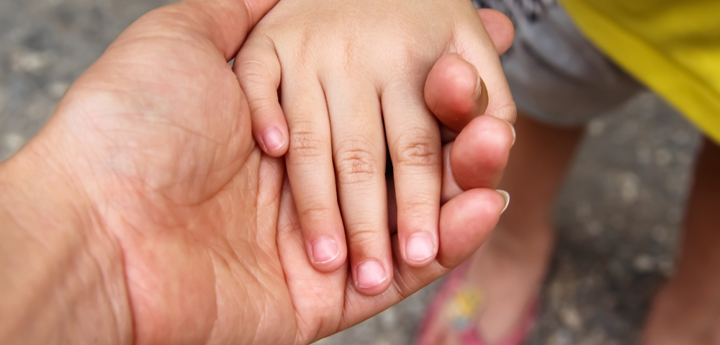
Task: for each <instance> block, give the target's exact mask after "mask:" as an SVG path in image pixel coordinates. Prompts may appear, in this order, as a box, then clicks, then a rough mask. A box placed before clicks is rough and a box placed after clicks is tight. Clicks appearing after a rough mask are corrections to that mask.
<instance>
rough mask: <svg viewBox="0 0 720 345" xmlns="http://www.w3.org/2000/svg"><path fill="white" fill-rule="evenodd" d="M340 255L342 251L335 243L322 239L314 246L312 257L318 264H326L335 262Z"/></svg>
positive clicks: (316, 241) (325, 238)
mask: <svg viewBox="0 0 720 345" xmlns="http://www.w3.org/2000/svg"><path fill="white" fill-rule="evenodd" d="M338 255H340V250H339V248H338V245H337V243H336V242H335V241H333V240H331V239H329V238H327V237H321V238H319V239H317V240H315V242H313V244H312V256H313V260H314V261H315V263H316V264H324V263H327V262H330V261H333V260H335V258H337V257H338Z"/></svg>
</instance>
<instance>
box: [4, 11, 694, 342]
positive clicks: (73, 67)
mask: <svg viewBox="0 0 720 345" xmlns="http://www.w3.org/2000/svg"><path fill="white" fill-rule="evenodd" d="M171 2H174V1H171V0H124V1H120V0H3V1H0V160H4V159H7V158H8V157H10V156H11V155H12V154H13V153H14V152H16V151H17V150H18V149H20V148H21V147H22V146H23V145H24V144H25V143H26V142H27V141H28V140H30V139H32V137H33V135H35V133H37V132H38V130H39V129H40V128H41V127H42V126H43V124H44V123H45V121H46V120H47V119H48V117H49V116H50V115H51V114H52V112H53V109H54V107H55V105H56V103H57V102H58V101H59V100H60V98H62V96H63V94H64V93H65V91H66V90H67V89H68V87H69V86H70V85H71V84H72V82H73V81H74V80H75V79H76V78H77V77H78V76H79V75H80V74H81V73H82V72H83V71H84V70H85V69H86V68H87V67H88V66H90V64H92V63H93V61H94V60H95V59H97V58H98V57H99V56H100V55H101V54H102V52H103V51H104V49H105V48H106V47H107V46H108V45H109V44H110V42H112V41H113V40H114V39H115V38H116V37H117V35H118V34H119V33H120V32H121V31H122V30H123V29H124V28H125V27H127V26H128V25H129V24H130V23H131V22H133V21H134V20H135V19H137V18H138V17H139V16H141V15H142V14H143V13H145V12H147V11H149V10H152V9H153V8H156V7H159V6H162V5H166V4H169V3H171ZM698 138H699V137H698V134H697V132H696V131H695V129H693V128H692V126H691V125H689V124H688V123H687V122H686V121H685V120H684V119H682V118H681V117H680V116H678V115H677V114H676V113H675V111H674V110H672V109H671V108H670V107H669V106H667V105H666V104H664V103H663V102H662V101H660V100H658V99H657V98H656V97H655V96H653V95H651V94H643V95H640V96H639V97H637V98H636V99H634V100H633V101H632V102H630V103H629V104H627V105H626V106H625V107H624V108H622V109H619V110H617V111H616V112H614V113H612V114H609V116H607V117H605V118H602V119H599V120H595V121H593V122H592V123H590V124H589V125H588V130H587V138H586V140H585V142H584V144H583V145H582V147H581V149H580V151H579V152H578V155H577V160H576V163H575V165H574V167H573V168H572V171H571V173H570V175H569V178H568V179H567V183H566V184H565V185H564V187H563V191H562V193H561V195H560V198H559V200H558V202H557V204H556V208H555V210H556V212H555V214H556V219H557V229H558V231H559V237H558V241H557V244H556V247H557V250H556V253H555V255H554V257H553V261H552V268H551V270H550V274H549V276H548V278H547V280H546V282H545V286H544V289H543V293H542V299H541V314H540V317H539V318H538V321H537V324H536V326H535V328H534V330H533V331H532V334H531V337H530V339H529V341H528V344H553V345H564V344H578V345H590V344H631V343H633V342H634V340H635V339H636V337H637V332H638V330H639V329H640V327H641V326H642V322H643V319H644V316H645V313H646V310H647V306H648V305H649V303H650V300H651V298H652V295H653V294H654V292H655V291H656V290H657V289H658V288H659V287H660V286H661V284H663V282H664V281H665V279H666V278H667V277H668V275H670V274H672V271H673V263H674V255H675V247H676V243H677V241H678V234H679V228H680V224H681V221H682V219H681V218H682V213H683V204H684V200H685V196H686V192H687V188H688V183H689V182H690V181H689V177H690V175H689V174H688V170H689V168H690V167H691V166H692V164H693V163H694V156H695V150H696V148H697V146H698ZM511 207H512V204H511ZM437 287H438V284H437V283H436V284H434V285H431V286H430V287H428V288H426V289H425V290H423V291H421V292H420V293H418V294H416V295H414V296H412V297H411V298H409V299H408V300H406V301H405V302H403V303H401V304H400V305H398V306H396V307H394V308H392V309H389V310H387V311H385V312H384V313H382V314H380V315H379V316H377V317H375V318H373V319H370V320H368V321H366V322H364V323H363V324H361V325H359V326H357V327H355V328H353V329H350V330H348V331H346V332H343V333H340V334H338V335H335V336H333V337H330V338H328V339H324V340H321V341H319V342H318V343H317V344H322V345H335V344H344V345H353V344H378V345H384V344H411V343H412V341H413V337H414V334H415V331H416V329H417V326H418V323H419V320H420V319H421V317H422V314H423V312H424V310H425V306H426V303H427V301H429V299H430V297H431V296H432V293H433V291H434V290H435V289H436V288H437Z"/></svg>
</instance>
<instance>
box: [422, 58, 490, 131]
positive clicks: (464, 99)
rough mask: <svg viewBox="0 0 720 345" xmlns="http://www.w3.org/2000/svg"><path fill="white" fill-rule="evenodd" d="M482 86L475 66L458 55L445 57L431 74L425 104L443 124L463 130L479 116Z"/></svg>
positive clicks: (427, 84)
mask: <svg viewBox="0 0 720 345" xmlns="http://www.w3.org/2000/svg"><path fill="white" fill-rule="evenodd" d="M482 84H483V83H482V82H481V79H480V77H479V73H478V71H477V69H476V68H475V66H473V65H472V64H470V63H469V62H467V61H465V60H464V59H463V58H462V57H461V56H460V55H458V54H455V53H449V54H445V55H443V56H441V57H440V59H438V61H437V62H436V63H435V65H434V66H433V68H432V69H431V70H430V73H429V74H428V78H427V82H426V83H425V102H426V104H427V106H428V108H429V109H430V110H431V111H432V112H433V114H434V115H435V116H436V117H437V118H438V120H440V122H442V123H443V124H444V125H446V126H447V127H449V128H450V129H453V130H455V131H460V130H461V129H462V128H463V127H464V126H465V125H466V124H467V123H468V122H469V121H470V120H471V119H472V117H473V116H474V115H475V114H476V113H477V110H478V108H479V104H478V103H479V102H478V101H477V100H478V99H479V98H481V96H482V91H483V87H482Z"/></svg>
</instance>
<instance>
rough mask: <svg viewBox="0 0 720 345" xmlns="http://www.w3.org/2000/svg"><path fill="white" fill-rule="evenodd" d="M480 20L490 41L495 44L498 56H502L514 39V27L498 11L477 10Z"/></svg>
mask: <svg viewBox="0 0 720 345" xmlns="http://www.w3.org/2000/svg"><path fill="white" fill-rule="evenodd" d="M477 11H478V15H479V16H480V20H481V21H482V22H483V25H484V26H485V30H487V33H488V35H489V36H490V39H492V41H493V43H494V44H495V50H496V51H497V53H498V55H502V54H504V53H505V52H506V51H507V50H508V49H510V46H511V45H512V43H513V39H514V38H515V27H514V26H513V24H512V21H511V20H510V18H508V17H507V16H506V15H505V14H503V13H502V12H500V11H497V10H493V9H489V8H481V9H478V10H477Z"/></svg>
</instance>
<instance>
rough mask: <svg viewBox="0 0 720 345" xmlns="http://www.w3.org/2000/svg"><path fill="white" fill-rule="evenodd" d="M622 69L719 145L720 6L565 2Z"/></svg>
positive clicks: (707, 1)
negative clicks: (671, 105)
mask: <svg viewBox="0 0 720 345" xmlns="http://www.w3.org/2000/svg"><path fill="white" fill-rule="evenodd" d="M561 2H562V4H563V5H564V7H565V9H566V11H567V12H568V13H569V14H570V16H571V17H572V18H573V20H574V21H575V23H576V25H577V26H578V27H579V28H580V30H581V31H582V32H583V33H584V34H585V35H586V36H587V37H588V38H589V39H590V40H591V41H592V42H594V43H595V44H596V45H597V46H598V47H599V48H600V49H601V50H603V51H604V52H605V53H606V54H607V55H608V56H609V57H610V58H611V59H613V60H614V61H615V62H616V63H617V64H618V65H620V66H622V67H623V68H624V69H625V70H627V71H628V73H630V74H631V75H633V76H634V77H635V78H637V79H638V80H639V81H641V82H642V83H643V84H645V85H647V86H648V87H649V88H650V89H652V90H654V91H655V92H657V93H659V94H660V95H661V96H662V97H664V98H665V99H666V100H668V101H669V102H670V103H671V104H673V105H674V106H675V107H677V108H678V109H679V110H680V111H681V112H682V113H684V114H685V115H686V116H687V117H688V118H689V119H690V120H691V121H692V122H694V123H695V124H696V125H697V126H698V127H700V129H701V130H702V131H703V132H705V134H706V135H707V136H709V137H710V138H712V139H714V140H715V141H716V142H718V143H720V0H561Z"/></svg>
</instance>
